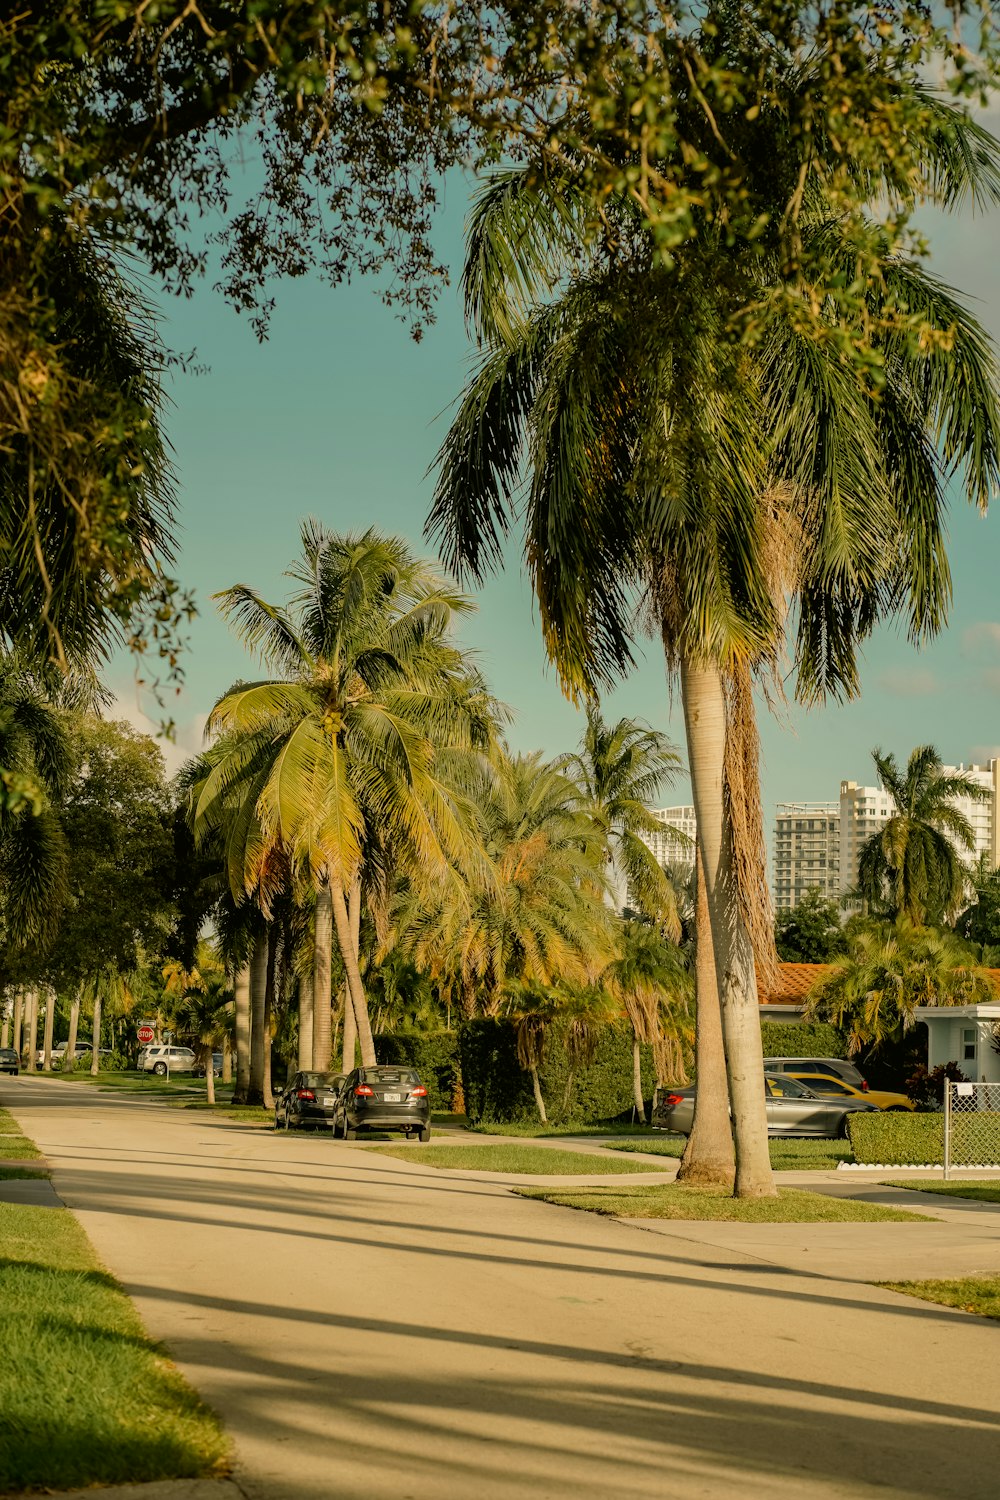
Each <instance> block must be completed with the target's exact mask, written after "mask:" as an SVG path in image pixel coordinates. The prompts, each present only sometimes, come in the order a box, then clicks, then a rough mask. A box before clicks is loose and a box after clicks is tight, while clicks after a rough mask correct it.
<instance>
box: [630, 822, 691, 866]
mask: <svg viewBox="0 0 1000 1500" xmlns="http://www.w3.org/2000/svg"><path fill="white" fill-rule="evenodd" d="M649 811H650V813H651V814H652V816H653V817H654V818H655V819H656V821H657V822H658V823H661V824H662V825H663V827H662V829H660V828H657V829H656V831H655V832H652V831H651V832H649V833H644V834H642V836H641V837H642V841H643V843H644V844H646V845H648V847H649V848H650V849H651V850H652V851H653V857H654V859H655V860H656V862H657V864H660V865H670V866H671V867H672V868H673V869H675V870H682V869H688V870H690V869H692V868H693V866H694V841H695V836H696V834H697V831H698V825H697V823H696V822H695V816H694V808H693V807H651V808H650V809H649Z"/></svg>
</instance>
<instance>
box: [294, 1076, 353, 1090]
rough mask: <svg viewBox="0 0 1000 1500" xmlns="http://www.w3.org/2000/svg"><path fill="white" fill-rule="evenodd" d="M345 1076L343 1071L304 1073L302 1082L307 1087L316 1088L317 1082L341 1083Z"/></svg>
mask: <svg viewBox="0 0 1000 1500" xmlns="http://www.w3.org/2000/svg"><path fill="white" fill-rule="evenodd" d="M343 1077H344V1075H343V1074H342V1073H303V1074H302V1082H303V1083H304V1084H305V1085H306V1087H307V1088H310V1089H314V1088H315V1087H316V1086H317V1084H324V1083H325V1084H327V1085H329V1084H331V1083H340V1082H342V1081H343Z"/></svg>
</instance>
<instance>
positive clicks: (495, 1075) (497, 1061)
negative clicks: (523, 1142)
mask: <svg viewBox="0 0 1000 1500" xmlns="http://www.w3.org/2000/svg"><path fill="white" fill-rule="evenodd" d="M564 1036H565V1027H564V1026H561V1025H559V1024H558V1023H557V1024H555V1025H553V1026H552V1027H550V1029H549V1033H548V1036H547V1037H546V1041H545V1050H544V1054H543V1059H542V1066H541V1067H540V1068H539V1070H538V1074H539V1082H540V1084H541V1090H542V1097H543V1099H544V1100H545V1107H546V1111H547V1113H548V1116H549V1119H550V1120H552V1121H553V1122H555V1121H560V1120H576V1121H579V1122H580V1123H581V1124H592V1123H596V1122H597V1121H601V1120H614V1119H616V1118H617V1117H618V1116H619V1115H623V1114H627V1113H629V1112H630V1111H631V1109H632V1103H633V1100H632V1032H631V1029H630V1028H629V1027H627V1026H624V1025H622V1026H608V1027H605V1028H604V1030H603V1031H602V1032H601V1035H600V1038H599V1040H598V1043H597V1050H596V1053H595V1056H594V1061H593V1063H592V1064H591V1065H590V1066H589V1067H586V1068H581V1069H579V1070H578V1071H577V1072H576V1073H575V1075H574V1078H573V1081H572V1084H571V1085H570V1088H569V1093H568V1096H567V1092H566V1086H567V1082H568V1080H569V1072H570V1068H569V1059H568V1057H567V1055H566V1048H565V1045H564ZM459 1045H460V1048H461V1059H462V1082H463V1086H464V1090H465V1108H466V1113H467V1114H468V1116H469V1119H470V1120H472V1121H474V1122H476V1123H478V1122H480V1121H482V1120H486V1121H489V1120H495V1121H496V1122H497V1123H498V1124H499V1123H501V1122H502V1123H505V1124H507V1123H515V1122H522V1121H524V1122H527V1121H532V1122H534V1121H537V1119H538V1111H537V1109H536V1108H535V1099H534V1095H533V1093H532V1089H531V1076H530V1074H528V1073H526V1072H524V1071H523V1069H522V1068H521V1067H520V1065H519V1063H518V1061H517V1040H516V1032H515V1027H514V1023H513V1022H512V1021H506V1020H477V1021H468V1022H466V1024H465V1025H464V1026H463V1027H462V1029H461V1031H460V1032H459ZM654 1082H655V1074H654V1070H653V1058H652V1051H651V1049H650V1048H648V1047H643V1049H642V1083H643V1093H644V1095H645V1097H646V1098H647V1099H648V1098H649V1097H650V1095H651V1094H652V1090H653V1085H654ZM564 1101H565V1107H564Z"/></svg>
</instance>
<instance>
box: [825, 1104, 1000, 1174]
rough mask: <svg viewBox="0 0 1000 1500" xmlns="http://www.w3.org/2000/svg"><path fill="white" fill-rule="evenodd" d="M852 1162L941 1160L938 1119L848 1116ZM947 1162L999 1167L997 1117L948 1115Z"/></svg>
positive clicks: (886, 1114) (892, 1163) (994, 1114)
mask: <svg viewBox="0 0 1000 1500" xmlns="http://www.w3.org/2000/svg"><path fill="white" fill-rule="evenodd" d="M847 1128H848V1131H849V1132H850V1137H851V1149H852V1150H853V1152H854V1160H855V1161H856V1162H860V1163H862V1164H863V1165H870V1166H887V1167H920V1166H923V1165H924V1164H925V1163H928V1164H930V1165H932V1166H939V1165H941V1164H943V1162H944V1115H943V1113H934V1114H910V1113H907V1112H905V1111H901V1112H900V1113H898V1114H897V1113H896V1112H895V1111H892V1112H887V1111H883V1112H882V1113H881V1114H877V1115H869V1114H852V1115H849V1116H848V1124H847ZM951 1130H952V1147H951V1159H952V1162H953V1163H954V1164H955V1166H962V1165H963V1164H966V1165H969V1166H975V1165H978V1164H979V1163H980V1162H984V1163H990V1162H996V1163H997V1164H1000V1113H997V1112H996V1111H989V1110H977V1111H976V1113H975V1114H969V1115H954V1116H953V1117H952V1122H951Z"/></svg>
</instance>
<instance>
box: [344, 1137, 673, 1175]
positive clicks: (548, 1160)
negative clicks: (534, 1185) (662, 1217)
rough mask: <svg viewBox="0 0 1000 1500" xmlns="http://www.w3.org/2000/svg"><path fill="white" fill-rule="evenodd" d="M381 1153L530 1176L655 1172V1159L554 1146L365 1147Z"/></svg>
mask: <svg viewBox="0 0 1000 1500" xmlns="http://www.w3.org/2000/svg"><path fill="white" fill-rule="evenodd" d="M366 1149H367V1150H369V1151H372V1152H377V1153H378V1154H379V1155H381V1156H396V1157H398V1158H399V1159H400V1161H415V1162H419V1163H420V1164H421V1166H425V1167H441V1168H443V1169H444V1170H445V1171H455V1172H461V1171H463V1170H465V1171H472V1172H510V1173H514V1174H517V1175H520V1176H531V1177H542V1176H545V1177H570V1176H572V1177H602V1176H605V1177H609V1176H611V1175H612V1173H615V1174H621V1173H635V1172H659V1171H661V1170H663V1169H662V1168H660V1167H658V1166H657V1164H656V1163H655V1162H649V1161H637V1160H636V1159H635V1158H633V1157H627V1156H588V1155H585V1154H584V1153H583V1152H582V1151H560V1150H559V1149H558V1148H557V1147H554V1146H508V1145H503V1146H420V1145H417V1144H414V1145H412V1146H369V1147H367V1148H366Z"/></svg>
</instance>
